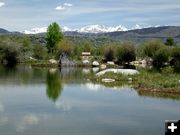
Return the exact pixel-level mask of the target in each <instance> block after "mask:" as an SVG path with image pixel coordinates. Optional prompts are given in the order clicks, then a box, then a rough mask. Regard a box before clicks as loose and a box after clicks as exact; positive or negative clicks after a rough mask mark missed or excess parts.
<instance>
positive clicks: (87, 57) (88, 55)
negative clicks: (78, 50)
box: [82, 52, 92, 61]
mask: <svg viewBox="0 0 180 135" xmlns="http://www.w3.org/2000/svg"><path fill="white" fill-rule="evenodd" d="M91 59H92V56H91V52H82V61H85V60H88V61H91Z"/></svg>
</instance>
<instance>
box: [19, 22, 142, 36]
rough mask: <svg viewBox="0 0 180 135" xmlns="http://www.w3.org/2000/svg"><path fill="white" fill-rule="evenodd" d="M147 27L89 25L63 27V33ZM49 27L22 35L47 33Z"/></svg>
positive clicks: (101, 31)
mask: <svg viewBox="0 0 180 135" xmlns="http://www.w3.org/2000/svg"><path fill="white" fill-rule="evenodd" d="M142 28H145V27H141V26H140V25H138V24H136V25H135V26H134V27H132V28H129V29H128V28H126V27H124V26H122V25H118V26H115V27H108V26H104V25H88V26H84V27H81V28H75V29H71V28H69V27H62V31H63V32H79V33H108V32H116V31H128V30H134V29H142ZM46 32H47V27H41V28H32V29H31V30H25V31H23V32H22V33H24V34H38V33H46Z"/></svg>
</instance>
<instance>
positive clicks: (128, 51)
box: [116, 42, 136, 63]
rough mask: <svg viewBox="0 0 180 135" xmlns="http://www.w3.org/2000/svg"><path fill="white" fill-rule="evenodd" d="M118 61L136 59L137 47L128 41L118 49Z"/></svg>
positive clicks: (123, 61)
mask: <svg viewBox="0 0 180 135" xmlns="http://www.w3.org/2000/svg"><path fill="white" fill-rule="evenodd" d="M116 57H117V60H118V63H125V62H128V63H129V62H131V61H134V60H135V59H136V54H135V47H134V45H133V44H132V43H130V42H126V43H123V45H122V46H120V47H118V48H117V50H116Z"/></svg>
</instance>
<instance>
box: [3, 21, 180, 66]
mask: <svg viewBox="0 0 180 135" xmlns="http://www.w3.org/2000/svg"><path fill="white" fill-rule="evenodd" d="M82 52H91V54H92V56H94V57H93V60H97V61H99V62H102V63H103V62H107V61H114V62H115V63H117V64H125V63H130V62H132V61H135V60H137V59H146V60H148V59H151V60H152V62H153V65H155V66H163V65H165V64H171V65H179V64H180V46H179V45H176V44H175V42H174V40H173V38H170V37H169V38H167V40H166V42H162V41H160V40H149V41H146V42H144V43H142V44H140V45H137V44H135V43H133V42H130V41H127V42H120V43H111V42H108V43H106V44H104V45H101V46H100V45H94V44H93V43H92V42H91V41H90V40H88V39H82V40H80V41H79V43H78V44H75V43H74V42H72V40H70V39H69V38H68V37H65V36H64V35H63V32H62V30H61V28H60V26H59V25H58V24H57V23H55V22H54V23H52V24H50V25H49V27H48V30H47V34H46V44H45V45H44V44H33V43H32V42H31V40H30V38H29V37H28V35H23V36H20V37H18V38H12V37H8V36H1V37H0V62H1V63H4V64H16V63H19V62H28V61H31V60H33V59H36V60H39V61H42V60H44V61H45V60H48V59H52V58H53V59H57V60H58V59H59V57H60V55H62V53H63V54H66V56H67V57H69V59H72V60H77V61H80V60H81V54H82Z"/></svg>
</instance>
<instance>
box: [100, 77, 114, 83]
mask: <svg viewBox="0 0 180 135" xmlns="http://www.w3.org/2000/svg"><path fill="white" fill-rule="evenodd" d="M102 82H106V83H110V82H115V79H109V78H103V79H102Z"/></svg>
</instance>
